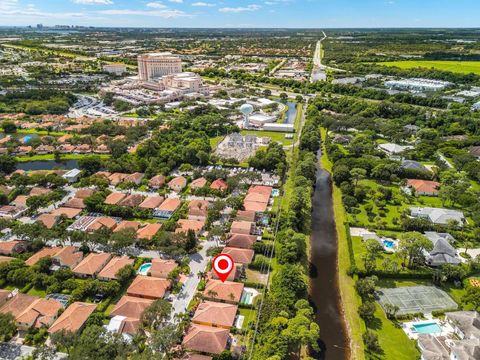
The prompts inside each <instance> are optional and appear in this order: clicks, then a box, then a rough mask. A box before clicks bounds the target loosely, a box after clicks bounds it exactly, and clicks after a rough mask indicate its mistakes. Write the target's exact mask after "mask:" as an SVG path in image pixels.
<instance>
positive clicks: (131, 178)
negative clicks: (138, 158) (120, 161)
mask: <svg viewBox="0 0 480 360" xmlns="http://www.w3.org/2000/svg"><path fill="white" fill-rule="evenodd" d="M144 177H145V174H143V173H140V172H136V173H133V174H130V175H128V176H127V177H125V178H124V179H123V182H125V183H130V182H131V183H134V184H135V185H140V184H141V182H142V180H143V178H144Z"/></svg>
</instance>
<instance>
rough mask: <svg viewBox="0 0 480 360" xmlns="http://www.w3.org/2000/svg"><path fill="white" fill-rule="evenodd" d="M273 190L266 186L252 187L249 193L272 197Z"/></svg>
mask: <svg viewBox="0 0 480 360" xmlns="http://www.w3.org/2000/svg"><path fill="white" fill-rule="evenodd" d="M272 190H273V188H272V187H271V186H265V185H252V186H250V189H248V193H257V194H264V195H268V196H271V195H272Z"/></svg>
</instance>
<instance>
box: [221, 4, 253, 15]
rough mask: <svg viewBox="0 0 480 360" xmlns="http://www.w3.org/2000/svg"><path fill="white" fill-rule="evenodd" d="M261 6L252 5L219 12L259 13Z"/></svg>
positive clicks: (227, 8)
mask: <svg viewBox="0 0 480 360" xmlns="http://www.w3.org/2000/svg"><path fill="white" fill-rule="evenodd" d="M260 8H261V6H260V5H256V4H251V5H247V6H240V7H224V8H220V9H218V11H220V12H223V13H241V12H245V11H257V10H260Z"/></svg>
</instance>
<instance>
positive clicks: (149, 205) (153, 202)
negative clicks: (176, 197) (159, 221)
mask: <svg viewBox="0 0 480 360" xmlns="http://www.w3.org/2000/svg"><path fill="white" fill-rule="evenodd" d="M164 200H165V199H164V198H163V197H162V196H158V195H153V196H147V197H146V198H145V200H143V202H142V203H140V204H139V205H138V207H140V208H142V209H156V208H157V207H159V206H160V204H161V203H162V202H163V201H164Z"/></svg>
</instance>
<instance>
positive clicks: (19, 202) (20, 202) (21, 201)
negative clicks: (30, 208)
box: [12, 195, 30, 207]
mask: <svg viewBox="0 0 480 360" xmlns="http://www.w3.org/2000/svg"><path fill="white" fill-rule="evenodd" d="M29 197H30V196H28V195H18V196H17V197H16V198H15V200H13V201H12V204H13V205H16V206H23V207H26V206H27V199H28V198H29Z"/></svg>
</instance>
